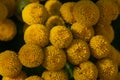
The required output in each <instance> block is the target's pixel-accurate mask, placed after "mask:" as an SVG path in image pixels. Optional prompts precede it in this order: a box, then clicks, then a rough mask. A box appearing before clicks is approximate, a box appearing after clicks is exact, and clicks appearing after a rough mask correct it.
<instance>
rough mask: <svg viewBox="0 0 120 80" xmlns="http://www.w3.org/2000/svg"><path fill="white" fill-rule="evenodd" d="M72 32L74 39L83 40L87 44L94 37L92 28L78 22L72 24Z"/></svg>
mask: <svg viewBox="0 0 120 80" xmlns="http://www.w3.org/2000/svg"><path fill="white" fill-rule="evenodd" d="M71 31H72V33H73V37H74V38H77V39H78V38H79V39H83V40H85V41H87V42H88V41H89V40H90V39H91V37H93V36H94V29H93V27H92V26H91V27H89V26H86V25H83V24H81V23H78V22H76V23H73V24H72V26H71Z"/></svg>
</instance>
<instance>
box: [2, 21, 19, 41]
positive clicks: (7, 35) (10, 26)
mask: <svg viewBox="0 0 120 80" xmlns="http://www.w3.org/2000/svg"><path fill="white" fill-rule="evenodd" d="M16 34H17V29H16V25H15V23H14V22H13V21H12V20H10V19H6V20H4V21H3V22H1V23H0V40H1V41H9V40H12V39H13V38H14V37H15V35H16Z"/></svg>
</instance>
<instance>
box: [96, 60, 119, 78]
mask: <svg viewBox="0 0 120 80" xmlns="http://www.w3.org/2000/svg"><path fill="white" fill-rule="evenodd" d="M97 68H98V75H99V76H98V78H100V80H115V78H116V77H117V74H118V67H117V65H116V64H115V63H114V62H113V61H112V60H110V59H107V58H106V59H102V60H99V61H98V62H97Z"/></svg>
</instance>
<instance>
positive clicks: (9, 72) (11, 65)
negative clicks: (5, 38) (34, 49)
mask: <svg viewBox="0 0 120 80" xmlns="http://www.w3.org/2000/svg"><path fill="white" fill-rule="evenodd" d="M21 69H22V64H21V63H20V61H19V59H18V56H17V54H16V53H15V52H14V51H10V50H6V51H4V52H1V53H0V75H2V76H4V77H16V76H17V75H19V73H20V72H21Z"/></svg>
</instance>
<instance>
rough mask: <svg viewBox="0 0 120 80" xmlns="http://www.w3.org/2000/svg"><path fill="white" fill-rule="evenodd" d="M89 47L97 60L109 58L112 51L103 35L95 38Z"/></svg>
mask: <svg viewBox="0 0 120 80" xmlns="http://www.w3.org/2000/svg"><path fill="white" fill-rule="evenodd" d="M89 45H90V49H91V51H92V52H91V53H92V55H93V56H94V57H95V58H97V59H101V58H104V57H107V56H108V55H109V53H110V51H111V48H110V44H109V42H108V41H107V40H106V39H105V37H104V36H102V35H96V36H93V37H92V38H91V40H90V43H89Z"/></svg>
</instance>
